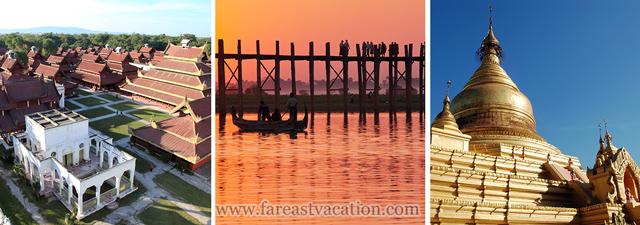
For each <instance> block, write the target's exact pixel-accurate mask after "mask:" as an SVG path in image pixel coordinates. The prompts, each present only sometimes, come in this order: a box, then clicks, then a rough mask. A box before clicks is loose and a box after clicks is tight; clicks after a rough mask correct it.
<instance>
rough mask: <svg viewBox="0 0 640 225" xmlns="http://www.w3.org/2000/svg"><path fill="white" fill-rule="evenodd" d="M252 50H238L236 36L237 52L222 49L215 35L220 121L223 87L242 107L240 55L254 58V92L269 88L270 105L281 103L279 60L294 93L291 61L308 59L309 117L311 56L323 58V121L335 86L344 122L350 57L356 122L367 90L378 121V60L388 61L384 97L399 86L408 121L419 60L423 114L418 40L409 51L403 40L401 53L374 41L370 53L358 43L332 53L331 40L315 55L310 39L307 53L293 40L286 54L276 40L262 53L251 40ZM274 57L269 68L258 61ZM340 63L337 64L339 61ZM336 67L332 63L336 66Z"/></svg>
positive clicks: (223, 111)
mask: <svg viewBox="0 0 640 225" xmlns="http://www.w3.org/2000/svg"><path fill="white" fill-rule="evenodd" d="M255 46H256V53H255V54H243V53H242V43H241V41H240V40H238V45H237V52H236V53H227V52H225V49H224V41H223V40H222V39H218V45H217V48H218V52H217V53H216V54H215V56H216V59H217V60H218V62H217V63H218V65H217V69H218V71H217V75H218V90H217V98H216V102H217V103H218V106H217V110H218V113H219V114H220V121H221V123H224V118H225V116H226V107H227V105H226V104H227V102H226V100H227V99H226V98H227V95H226V92H227V91H237V94H238V95H239V96H238V97H239V100H240V102H239V105H238V106H236V107H237V108H238V112H239V114H240V115H242V113H243V111H244V99H243V95H244V93H243V91H242V90H244V89H243V85H242V83H243V81H242V80H243V70H242V65H243V61H245V60H255V63H256V65H257V66H256V68H257V70H256V83H257V84H258V85H257V88H258V90H257V95H258V98H259V99H260V100H262V99H263V96H262V93H263V91H273V92H274V96H273V98H274V103H275V104H274V105H275V107H279V106H280V99H279V98H280V88H281V87H280V80H281V79H280V71H281V68H280V62H281V61H290V62H291V63H290V64H291V81H292V82H291V91H292V92H294V93H296V64H295V61H307V62H308V65H309V88H310V90H309V95H310V103H309V104H310V112H311V115H312V118H313V115H314V112H315V109H314V105H315V100H316V99H315V93H314V92H315V87H314V84H315V82H314V81H315V78H316V76H315V70H314V68H315V67H314V66H315V63H316V62H320V63H322V62H324V64H325V70H326V72H325V74H324V75H325V79H326V80H325V82H326V94H327V95H326V107H327V110H326V111H327V113H328V119H327V123H328V124H329V123H330V116H331V113H330V112H331V100H330V99H331V92H332V91H339V92H340V93H341V94H342V95H343V101H342V104H343V107H344V122H345V124H346V123H347V118H348V111H349V110H348V102H349V62H354V61H355V62H357V70H358V79H357V80H358V95H359V98H358V99H359V100H358V109H359V119H360V121H361V122H365V123H366V116H365V114H366V112H367V106H366V104H365V103H364V102H363V99H364V97H366V96H367V91H369V92H370V93H371V94H372V97H373V107H372V108H373V113H374V123H375V124H378V123H379V113H380V101H379V97H380V93H379V92H380V70H381V69H380V66H381V64H382V63H386V64H387V65H388V71H389V72H388V81H389V91H387V95H388V97H389V99H396V97H395V96H394V95H395V94H396V91H403V90H404V102H405V106H404V108H405V113H406V120H407V121H411V111H412V105H411V104H412V103H411V98H412V95H415V94H412V93H411V92H412V78H413V76H414V75H413V73H414V71H412V70H413V69H412V65H413V63H414V62H416V61H417V62H418V63H419V67H418V68H419V69H418V80H419V81H418V82H419V84H418V86H419V88H418V97H419V98H420V99H421V101H419V102H420V103H419V104H420V106H419V110H418V111H419V113H420V121H422V120H423V117H424V109H425V106H424V98H425V95H424V92H425V77H424V76H425V75H424V74H425V72H424V69H425V64H424V63H425V44H424V43H420V50H419V51H420V52H419V53H418V55H417V56H414V55H413V44H405V45H403V46H402V47H403V50H404V54H403V55H400V50H401V49H400V48H399V49H398V53H396V54H393V55H388V56H381V52H380V49H379V47H378V45H374V46H373V55H371V54H365V51H366V49H364V48H361V46H360V44H356V55H355V56H353V55H349V54H348V53H349V52H348V50H347V54H345V55H339V54H338V55H331V51H330V49H331V46H330V43H329V42H327V43H325V52H326V53H325V54H324V55H315V54H314V43H313V42H309V48H308V50H309V54H308V55H296V54H295V46H294V43H291V45H290V48H291V54H290V55H281V54H280V42H279V41H276V43H275V54H261V49H260V41H259V40H257V41H256V44H255ZM227 60H235V61H236V62H237V66H236V67H235V68H233V69H232V66H230V65H229V64H228V63H227ZM266 60H273V61H274V62H275V63H274V66H273V68H270V69H269V68H267V66H265V64H264V63H263V61H266ZM334 61H337V62H341V63H338V64H337V65H335V64H332V62H334ZM340 64H341V68H340V67H339V66H340ZM369 64H373V71H368V70H367V65H369ZM398 64H402V65H403V66H402V67H404V68H401V67H399V66H398ZM336 67H337V68H338V69H337V68H336ZM227 71H228V72H230V73H231V74H230V75H231V76H229V77H227V75H226V72H227ZM263 71H264V72H265V73H266V74H265V75H266V76H264V77H263V74H262V72H263ZM232 81H235V82H236V83H237V88H232V87H230V86H229V85H230V84H231V82H232ZM267 81H273V85H274V87H273V88H265V84H266V83H267ZM402 81H404V87H400V86H398V84H399V83H400V82H402ZM371 82H372V83H373V85H372V87H370V86H371V85H370V83H371ZM396 107H398V106H397V105H396V104H395V103H394V101H388V109H389V117H390V119H389V121H390V122H392V121H396V120H397V119H396V111H397V110H396Z"/></svg>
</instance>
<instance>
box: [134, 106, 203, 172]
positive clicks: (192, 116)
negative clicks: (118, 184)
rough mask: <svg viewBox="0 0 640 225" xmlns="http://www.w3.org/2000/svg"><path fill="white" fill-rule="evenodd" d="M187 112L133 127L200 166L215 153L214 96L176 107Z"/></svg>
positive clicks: (142, 137) (143, 137) (153, 142)
mask: <svg viewBox="0 0 640 225" xmlns="http://www.w3.org/2000/svg"><path fill="white" fill-rule="evenodd" d="M181 110H184V111H187V114H184V115H181V116H178V117H175V118H171V119H167V120H164V121H161V122H155V121H151V123H152V124H151V125H148V126H145V127H141V128H138V129H134V130H133V136H134V137H135V138H136V139H138V140H140V141H143V142H145V143H146V144H147V145H152V146H155V147H156V148H159V149H162V150H164V151H166V152H169V153H171V154H173V155H175V156H177V157H179V158H181V159H183V160H185V161H187V162H189V163H191V164H192V169H196V168H197V167H198V166H199V165H201V164H202V162H206V161H207V160H210V157H211V97H206V98H201V99H198V100H195V101H189V102H182V103H181V104H180V105H179V106H178V107H176V108H175V109H174V112H177V111H181Z"/></svg>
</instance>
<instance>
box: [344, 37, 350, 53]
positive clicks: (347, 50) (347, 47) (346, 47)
mask: <svg viewBox="0 0 640 225" xmlns="http://www.w3.org/2000/svg"><path fill="white" fill-rule="evenodd" d="M344 56H349V40H344Z"/></svg>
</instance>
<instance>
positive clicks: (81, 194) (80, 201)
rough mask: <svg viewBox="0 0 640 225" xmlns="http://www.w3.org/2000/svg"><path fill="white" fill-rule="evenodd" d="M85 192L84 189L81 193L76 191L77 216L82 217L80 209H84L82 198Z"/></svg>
mask: <svg viewBox="0 0 640 225" xmlns="http://www.w3.org/2000/svg"><path fill="white" fill-rule="evenodd" d="M86 190H87V189H84V190H82V191H78V215H82V214H83V213H82V210H83V209H82V208H83V207H84V202H83V201H82V197H83V195H84V192H85V191H86Z"/></svg>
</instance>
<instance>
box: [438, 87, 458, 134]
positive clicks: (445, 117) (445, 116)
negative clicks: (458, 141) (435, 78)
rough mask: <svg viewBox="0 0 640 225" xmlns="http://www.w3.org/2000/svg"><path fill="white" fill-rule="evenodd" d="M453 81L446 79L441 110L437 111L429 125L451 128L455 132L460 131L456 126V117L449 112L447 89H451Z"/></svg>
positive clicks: (449, 102) (449, 103)
mask: <svg viewBox="0 0 640 225" xmlns="http://www.w3.org/2000/svg"><path fill="white" fill-rule="evenodd" d="M452 83H453V82H452V81H451V80H449V81H447V91H446V92H445V95H444V100H443V101H442V103H443V104H442V111H441V112H440V113H438V115H437V116H436V118H435V119H434V120H433V124H431V127H437V128H442V129H451V130H455V131H457V132H460V130H459V128H458V123H456V118H455V117H454V116H453V113H451V110H450V109H449V108H450V105H451V100H450V99H449V89H451V84H452Z"/></svg>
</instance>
